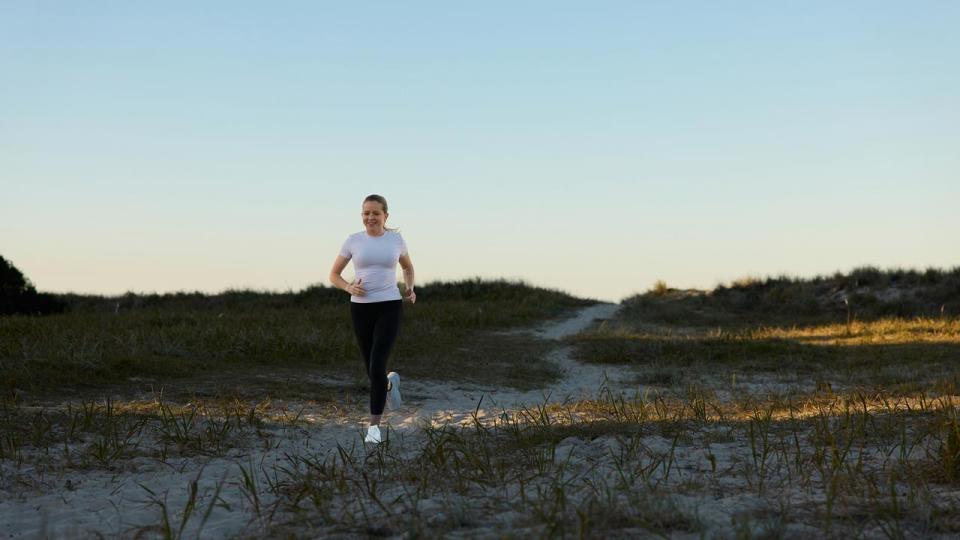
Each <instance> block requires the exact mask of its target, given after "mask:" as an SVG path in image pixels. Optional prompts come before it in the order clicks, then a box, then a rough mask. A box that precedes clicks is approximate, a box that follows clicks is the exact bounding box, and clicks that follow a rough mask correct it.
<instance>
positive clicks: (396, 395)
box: [387, 371, 403, 411]
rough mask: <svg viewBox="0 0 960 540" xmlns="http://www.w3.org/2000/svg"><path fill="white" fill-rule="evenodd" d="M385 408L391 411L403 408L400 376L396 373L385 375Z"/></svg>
mask: <svg viewBox="0 0 960 540" xmlns="http://www.w3.org/2000/svg"><path fill="white" fill-rule="evenodd" d="M387 406H388V407H390V410H391V411H396V410H397V409H399V408H400V407H402V406H403V399H402V398H401V397H400V374H399V373H397V372H396V371H391V372H390V373H387Z"/></svg>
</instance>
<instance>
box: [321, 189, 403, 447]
mask: <svg viewBox="0 0 960 540" xmlns="http://www.w3.org/2000/svg"><path fill="white" fill-rule="evenodd" d="M360 216H361V217H362V218H363V226H364V229H365V230H363V231H360V232H358V233H355V234H351V235H350V236H349V237H347V240H346V241H345V242H344V243H343V247H342V248H340V254H339V255H337V258H336V260H334V261H333V268H332V269H331V270H330V283H332V284H333V285H334V286H335V287H337V288H339V289H343V290H344V291H347V292H348V293H350V317H351V319H353V331H354V333H356V335H357V344H358V345H359V346H360V356H361V358H362V360H363V367H364V368H365V369H366V370H367V377H368V378H369V379H370V427H369V428H368V429H367V436H366V438H365V439H364V441H365V442H369V443H375V444H376V443H380V442H381V441H382V437H381V435H380V417H381V415H383V409H384V405H386V404H387V402H388V401H389V406H390V409H391V410H397V409H398V408H399V407H400V405H401V400H400V375H398V374H397V373H396V372H395V371H391V372H390V373H387V359H388V358H389V357H390V350H391V349H392V348H393V343H394V341H396V339H397V334H398V333H399V331H400V318H401V316H402V314H403V309H402V306H403V297H402V296H401V295H400V289H399V288H398V287H397V262H399V263H400V266H401V268H403V282H404V285H405V289H406V292H405V293H404V294H405V296H406V297H407V299H408V300H409V301H410V303H411V304H412V303H415V302H416V301H417V294H416V293H415V292H413V263H412V262H410V255H409V254H408V253H407V244H406V243H405V242H404V241H403V237H402V236H400V233H399V232H397V231H396V230H395V229H388V228H387V227H386V223H387V218H388V217H389V216H390V214H388V213H387V200H386V199H384V198H383V197H381V196H380V195H370V196H369V197H367V198H366V199H364V200H363V210H362V211H361V212H360ZM350 260H353V268H354V270H355V273H356V278H355V279H354V281H353V282H352V283H347V280H345V279H343V277H342V276H341V275H340V274H341V273H342V272H343V269H344V268H346V266H347V263H348V262H350ZM388 397H389V399H388Z"/></svg>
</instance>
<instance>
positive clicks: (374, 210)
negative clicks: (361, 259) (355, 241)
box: [360, 201, 390, 235]
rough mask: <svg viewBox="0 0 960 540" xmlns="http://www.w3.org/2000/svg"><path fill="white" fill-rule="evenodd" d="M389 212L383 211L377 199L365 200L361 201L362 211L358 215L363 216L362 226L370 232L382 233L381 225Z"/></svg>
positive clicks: (385, 220)
mask: <svg viewBox="0 0 960 540" xmlns="http://www.w3.org/2000/svg"><path fill="white" fill-rule="evenodd" d="M389 215H390V214H388V213H386V212H384V211H383V205H382V204H380V203H378V202H377V201H367V202H365V203H363V211H362V212H360V216H361V217H363V226H364V227H366V228H367V232H368V233H371V234H377V235H379V234H381V233H383V227H384V225H385V224H386V223H387V217H388V216H389Z"/></svg>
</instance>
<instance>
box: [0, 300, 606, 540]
mask: <svg viewBox="0 0 960 540" xmlns="http://www.w3.org/2000/svg"><path fill="white" fill-rule="evenodd" d="M617 308H618V306H616V305H614V304H598V305H594V306H590V307H587V308H584V309H582V310H580V311H579V312H577V313H576V314H575V315H574V316H573V317H571V318H569V319H566V320H563V321H560V322H555V323H550V324H548V325H545V326H543V327H541V328H537V329H533V330H529V331H526V332H527V333H529V334H531V337H536V338H540V339H552V340H559V339H562V338H564V337H566V336H569V335H573V334H576V333H577V332H579V331H581V330H584V329H586V328H587V327H589V326H590V325H591V324H594V323H596V322H597V321H598V320H603V319H608V318H610V317H612V316H613V315H614V313H615V312H616V310H617ZM549 359H550V361H552V362H555V363H556V364H557V366H558V367H559V368H560V369H561V372H562V374H563V376H562V378H561V380H559V381H558V382H557V383H555V384H553V385H551V386H549V387H546V388H544V389H541V390H536V391H528V392H521V391H517V390H513V389H507V388H495V387H482V386H475V385H462V384H456V383H449V382H437V381H413V380H403V381H402V382H403V384H402V386H401V388H402V389H403V391H404V393H405V394H406V398H405V399H406V403H405V407H404V408H403V409H402V410H401V411H398V412H392V413H391V412H389V411H388V415H387V417H386V419H387V425H388V426H389V428H388V434H389V436H390V437H391V440H392V441H393V442H394V443H396V444H399V445H402V446H403V447H409V448H410V450H411V451H415V450H416V444H415V443H416V441H417V439H418V438H419V435H418V434H419V433H422V431H421V430H420V429H419V428H420V427H422V426H423V425H424V424H434V425H436V424H443V423H445V422H451V423H454V422H463V421H466V420H469V419H471V417H472V414H473V413H474V411H477V410H478V404H479V405H480V408H479V412H478V416H479V417H481V418H490V417H492V415H495V414H500V413H501V412H502V411H503V410H504V409H506V408H515V407H523V406H532V405H535V404H541V403H543V402H544V401H545V399H546V397H547V396H549V400H550V401H562V400H564V399H566V398H570V397H578V396H581V395H593V394H595V393H596V391H597V389H598V388H599V387H600V385H601V384H603V382H604V380H605V378H606V377H607V376H608V375H610V379H609V383H613V385H614V386H615V384H616V382H617V377H615V376H614V375H616V372H615V371H609V370H610V368H609V367H607V368H603V367H600V366H592V365H583V364H580V363H578V362H576V361H575V360H573V359H572V357H571V356H570V348H569V347H566V346H561V347H559V348H557V349H556V350H554V351H553V352H552V353H551V354H550V357H549ZM608 372H609V373H608ZM481 399H482V402H481ZM287 405H288V407H289V409H290V410H292V411H296V410H299V409H300V407H302V404H300V403H297V402H293V401H290V402H287ZM301 418H302V419H303V420H306V422H307V425H306V426H305V425H303V424H302V423H301V424H298V425H294V426H289V425H287V426H284V425H267V426H265V427H264V428H263V429H261V435H260V437H259V440H256V439H255V440H251V444H250V445H249V446H247V447H245V448H234V449H231V450H230V451H229V452H228V453H227V455H225V456H222V457H207V456H199V457H187V458H168V459H167V462H166V463H164V462H161V461H159V460H157V459H154V458H147V457H141V458H134V459H127V460H122V461H119V462H117V463H116V464H115V466H114V467H113V469H112V470H104V469H86V470H84V469H78V468H76V467H74V466H65V465H64V464H63V463H62V458H60V459H58V457H57V455H56V453H54V452H52V453H51V455H50V456H49V459H36V456H33V458H34V459H31V460H30V462H32V463H33V464H23V465H21V466H19V467H18V466H17V465H16V464H15V463H13V462H12V461H11V460H3V461H0V532H2V534H0V537H2V538H38V537H39V538H44V537H56V538H88V537H95V536H97V535H98V534H97V533H99V534H102V535H104V536H107V537H132V536H133V531H135V530H136V529H138V528H140V527H142V526H144V525H148V524H157V523H159V522H160V521H161V509H160V506H159V505H158V504H157V503H156V502H151V501H150V499H151V498H155V499H156V500H158V501H164V504H165V505H166V507H167V514H168V516H169V519H170V521H171V524H172V526H173V528H174V530H175V531H176V529H177V528H178V527H179V525H180V523H181V522H182V520H183V511H184V508H185V506H186V504H187V501H188V499H189V493H190V483H191V481H193V480H196V483H197V493H198V496H197V510H196V512H197V514H203V513H204V512H205V511H206V510H207V508H209V507H211V503H212V501H213V499H214V493H215V491H216V487H217V484H218V483H219V484H222V489H221V491H220V494H219V499H218V500H219V501H220V503H219V504H217V505H214V506H213V507H212V511H211V513H210V516H209V519H208V520H207V522H206V524H205V525H204V526H203V529H202V536H203V537H204V538H229V537H233V536H237V535H242V534H248V535H249V534H253V533H254V531H256V530H257V529H258V522H259V520H260V519H261V518H258V516H257V513H256V511H255V504H254V503H253V501H252V500H251V499H250V498H249V497H248V496H247V495H245V493H244V490H243V489H241V479H242V475H241V469H240V468H241V467H244V468H247V469H248V470H252V471H253V473H254V477H255V481H256V482H258V483H259V485H260V486H261V488H262V486H263V484H264V483H265V482H266V474H267V473H269V472H270V471H273V470H274V469H275V467H277V466H283V465H284V464H285V463H286V460H287V456H290V455H315V456H321V457H322V456H325V455H329V454H330V453H331V452H332V451H335V450H336V449H337V447H338V445H339V446H343V447H345V448H347V449H350V450H351V451H356V450H359V449H360V448H361V447H362V443H361V440H362V434H363V426H362V425H360V424H359V423H357V421H356V419H355V418H349V419H345V418H341V419H331V418H330V416H329V415H326V414H321V413H318V412H311V411H309V410H307V411H305V412H304V414H303V416H302V417H301ZM146 437H149V435H145V438H146ZM140 443H141V444H142V445H143V446H142V447H149V446H150V445H152V444H154V441H152V440H143V441H140ZM147 490H150V491H152V492H153V493H155V494H156V497H153V496H151V495H150V493H149V492H148V491H147ZM261 490H262V489H261ZM260 495H261V497H266V496H265V495H264V494H263V493H261V494H260ZM271 502H272V501H271V500H270V499H269V498H263V499H261V500H260V501H259V504H260V506H261V507H262V508H266V507H268V506H269V505H270V503H271ZM200 521H201V517H200V515H196V514H195V515H194V517H192V518H190V519H189V520H188V521H187V525H186V526H185V527H184V530H183V537H184V538H194V537H196V536H197V534H198V532H200V530H199V525H200Z"/></svg>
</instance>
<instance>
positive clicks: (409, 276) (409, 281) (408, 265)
mask: <svg viewBox="0 0 960 540" xmlns="http://www.w3.org/2000/svg"><path fill="white" fill-rule="evenodd" d="M400 267H401V268H403V284H404V286H405V287H406V288H407V292H406V294H405V295H404V296H406V297H407V298H408V299H409V300H410V303H411V304H416V303H417V293H415V292H413V262H411V261H410V255H401V256H400Z"/></svg>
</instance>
